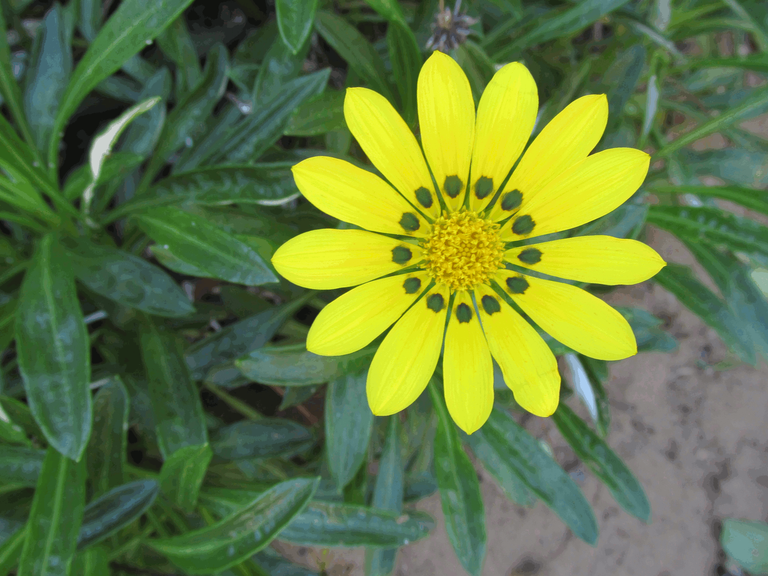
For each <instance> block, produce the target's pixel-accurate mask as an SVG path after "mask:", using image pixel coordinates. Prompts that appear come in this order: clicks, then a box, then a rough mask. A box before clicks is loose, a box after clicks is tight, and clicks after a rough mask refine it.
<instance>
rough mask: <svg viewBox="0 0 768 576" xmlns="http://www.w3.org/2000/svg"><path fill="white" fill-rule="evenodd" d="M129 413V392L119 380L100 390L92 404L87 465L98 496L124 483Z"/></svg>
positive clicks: (112, 379)
mask: <svg viewBox="0 0 768 576" xmlns="http://www.w3.org/2000/svg"><path fill="white" fill-rule="evenodd" d="M128 413H129V400H128V392H127V391H126V389H125V386H124V385H123V382H122V381H121V380H120V377H119V376H113V377H112V378H111V379H110V380H109V382H107V383H106V384H104V385H103V386H101V387H100V388H99V391H98V392H97V393H96V398H95V399H94V401H93V429H92V431H91V439H90V441H89V442H88V450H87V452H86V462H87V464H88V478H89V479H90V483H91V488H92V489H93V494H94V495H95V496H100V495H101V494H104V493H105V492H107V491H108V490H110V489H111V488H114V487H115V486H120V485H121V484H122V483H123V482H125V463H126V457H127V453H128Z"/></svg>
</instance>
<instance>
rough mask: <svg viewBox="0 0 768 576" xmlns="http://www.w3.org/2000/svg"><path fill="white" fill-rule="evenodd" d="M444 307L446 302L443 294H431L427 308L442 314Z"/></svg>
mask: <svg viewBox="0 0 768 576" xmlns="http://www.w3.org/2000/svg"><path fill="white" fill-rule="evenodd" d="M444 306H445V302H444V301H443V297H442V295H441V294H431V295H429V296H428V297H427V308H429V309H430V310H432V311H433V312H440V310H442V309H443V307H444Z"/></svg>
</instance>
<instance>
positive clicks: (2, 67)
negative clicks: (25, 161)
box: [0, 12, 34, 144]
mask: <svg viewBox="0 0 768 576" xmlns="http://www.w3.org/2000/svg"><path fill="white" fill-rule="evenodd" d="M0 30H8V26H7V25H6V23H5V17H4V16H3V14H2V13H1V12H0ZM0 95H2V97H3V101H4V102H5V104H6V105H7V106H8V110H9V111H10V113H11V116H12V117H13V119H14V120H15V121H16V125H17V126H18V127H19V129H20V131H21V134H22V136H23V137H24V140H25V141H26V142H27V143H29V144H34V140H33V137H32V132H31V131H30V129H29V125H28V124H27V117H26V114H24V109H23V107H22V106H23V104H22V96H21V88H20V87H19V84H18V82H16V79H15V78H14V75H13V64H12V62H11V49H10V46H8V37H7V36H2V38H0Z"/></svg>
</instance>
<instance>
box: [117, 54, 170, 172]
mask: <svg viewBox="0 0 768 576" xmlns="http://www.w3.org/2000/svg"><path fill="white" fill-rule="evenodd" d="M170 93H171V73H170V72H169V71H168V69H167V68H160V69H159V70H158V71H157V72H155V74H154V75H153V76H152V77H151V78H150V79H149V80H147V82H146V83H145V84H144V88H143V89H142V91H141V94H139V97H138V99H137V101H139V102H141V101H143V100H146V99H148V98H154V97H156V96H159V97H160V98H162V100H163V101H162V102H160V103H159V104H158V105H157V106H155V107H154V108H152V109H151V110H150V111H149V112H147V113H146V114H142V115H141V116H139V117H138V118H136V120H135V121H134V122H133V123H132V124H131V125H130V126H129V127H128V129H127V130H126V131H125V134H124V135H123V137H122V138H121V140H120V142H119V143H118V145H117V149H118V150H122V151H123V152H131V153H133V154H138V155H139V156H141V157H143V158H146V157H147V156H149V154H150V152H152V150H154V148H155V145H156V144H157V141H158V139H159V138H160V134H162V131H163V127H164V126H165V118H166V116H165V113H166V105H165V102H167V101H168V98H169V95H170Z"/></svg>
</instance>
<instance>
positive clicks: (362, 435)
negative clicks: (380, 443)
mask: <svg viewBox="0 0 768 576" xmlns="http://www.w3.org/2000/svg"><path fill="white" fill-rule="evenodd" d="M367 375H368V371H367V370H365V371H363V372H358V373H352V374H347V375H345V376H342V377H341V378H338V379H336V380H334V381H333V382H331V383H330V384H329V385H328V389H327V393H326V396H325V442H326V444H325V446H326V456H327V458H328V467H329V468H330V470H331V476H333V479H334V480H335V481H336V487H337V489H338V490H339V491H341V490H342V489H343V488H344V487H345V486H346V485H347V484H349V483H350V482H351V481H352V478H354V477H355V474H357V471H358V470H359V469H360V466H362V465H363V462H364V460H365V455H366V453H367V451H368V441H369V440H370V438H371V431H372V430H373V413H372V412H371V409H370V408H369V407H368V402H367V401H366V395H365V381H366V378H367Z"/></svg>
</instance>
